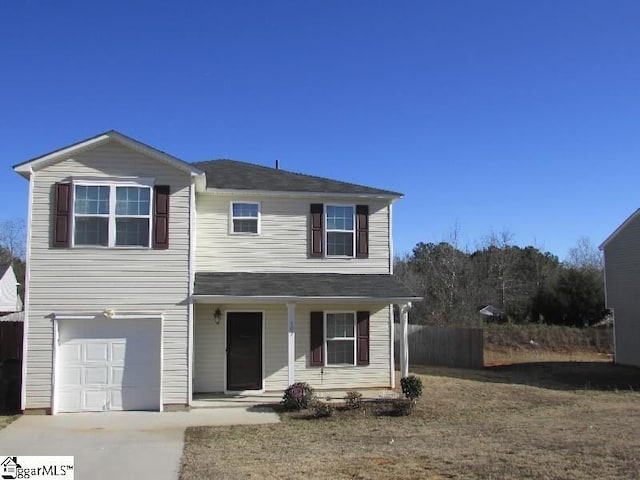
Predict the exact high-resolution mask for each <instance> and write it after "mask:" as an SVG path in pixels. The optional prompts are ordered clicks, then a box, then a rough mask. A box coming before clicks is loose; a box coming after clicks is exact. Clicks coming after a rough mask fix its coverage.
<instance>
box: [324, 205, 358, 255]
mask: <svg viewBox="0 0 640 480" xmlns="http://www.w3.org/2000/svg"><path fill="white" fill-rule="evenodd" d="M325 215H326V223H325V225H326V226H327V227H326V235H327V256H329V257H353V256H354V245H355V235H356V230H355V223H356V222H355V207H354V206H353V205H327V206H326V209H325Z"/></svg>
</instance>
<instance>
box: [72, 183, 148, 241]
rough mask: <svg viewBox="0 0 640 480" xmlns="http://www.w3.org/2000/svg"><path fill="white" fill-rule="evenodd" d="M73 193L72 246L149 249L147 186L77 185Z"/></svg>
mask: <svg viewBox="0 0 640 480" xmlns="http://www.w3.org/2000/svg"><path fill="white" fill-rule="evenodd" d="M73 193H74V202H73V225H74V229H73V244H74V246H102V247H149V246H150V243H149V242H150V232H151V187H150V186H146V185H136V184H91V183H80V182H79V183H75V184H74V192H73Z"/></svg>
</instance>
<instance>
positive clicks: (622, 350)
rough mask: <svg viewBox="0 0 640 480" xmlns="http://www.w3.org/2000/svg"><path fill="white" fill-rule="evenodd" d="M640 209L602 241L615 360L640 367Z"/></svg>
mask: <svg viewBox="0 0 640 480" xmlns="http://www.w3.org/2000/svg"><path fill="white" fill-rule="evenodd" d="M639 244H640V209H637V210H636V211H635V212H633V213H632V214H631V215H630V216H629V218H627V219H626V220H625V221H624V222H622V224H621V225H620V226H619V227H618V228H617V229H616V230H615V231H614V232H613V233H612V234H611V235H609V237H608V238H607V239H606V240H605V241H604V242H602V244H601V245H600V250H602V252H603V254H604V286H605V298H606V304H607V308H609V309H611V311H612V312H613V347H614V361H615V363H617V364H620V365H631V366H634V367H640V300H638V299H639V297H640V250H639V249H638V245H639Z"/></svg>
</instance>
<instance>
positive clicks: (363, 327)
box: [356, 312, 369, 365]
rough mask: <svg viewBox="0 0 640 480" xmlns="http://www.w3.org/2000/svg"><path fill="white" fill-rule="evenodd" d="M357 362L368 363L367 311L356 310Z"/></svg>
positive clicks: (360, 363)
mask: <svg viewBox="0 0 640 480" xmlns="http://www.w3.org/2000/svg"><path fill="white" fill-rule="evenodd" d="M356 315H357V320H358V329H357V330H358V337H357V339H356V340H357V352H356V356H357V362H356V363H357V364H358V365H369V312H357V314H356Z"/></svg>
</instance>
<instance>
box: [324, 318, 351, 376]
mask: <svg viewBox="0 0 640 480" xmlns="http://www.w3.org/2000/svg"><path fill="white" fill-rule="evenodd" d="M355 323H356V322H355V313H353V312H339V313H327V314H326V328H325V332H326V337H325V342H326V347H327V348H326V352H327V360H326V363H327V365H355V363H356V338H355Z"/></svg>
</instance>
